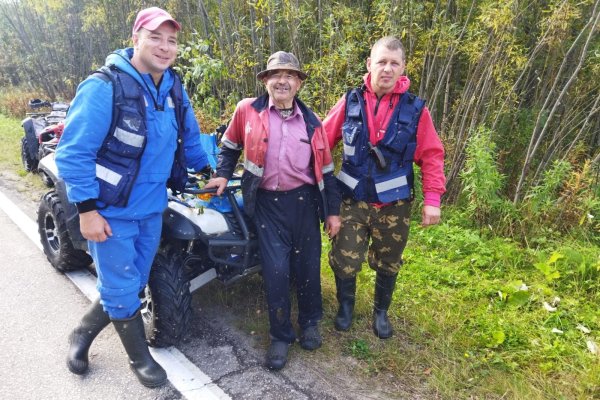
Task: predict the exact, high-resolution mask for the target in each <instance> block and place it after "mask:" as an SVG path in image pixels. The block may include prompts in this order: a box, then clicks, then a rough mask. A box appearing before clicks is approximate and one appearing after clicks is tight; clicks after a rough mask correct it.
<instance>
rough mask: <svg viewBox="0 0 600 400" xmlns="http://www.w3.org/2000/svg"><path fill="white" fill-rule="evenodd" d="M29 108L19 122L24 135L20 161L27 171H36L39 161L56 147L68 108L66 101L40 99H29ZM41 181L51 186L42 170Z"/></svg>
mask: <svg viewBox="0 0 600 400" xmlns="http://www.w3.org/2000/svg"><path fill="white" fill-rule="evenodd" d="M28 105H29V108H30V109H31V110H32V111H31V112H28V113H27V114H26V118H25V119H24V120H23V122H22V123H21V126H22V127H23V131H24V136H23V138H22V139H21V161H22V163H23V168H25V171H27V172H38V164H39V161H40V160H41V159H42V158H43V157H44V156H46V155H47V154H49V153H52V152H54V151H55V149H56V145H57V144H58V140H59V139H60V136H61V135H62V132H63V129H64V120H65V118H66V116H67V110H68V109H69V104H68V103H63V102H56V103H50V102H48V101H42V100H40V99H33V100H30V101H29V103H28ZM40 175H41V177H42V181H43V182H44V183H45V184H46V185H47V186H49V187H50V186H52V180H51V179H49V178H48V176H47V175H45V174H44V173H43V172H41V173H40Z"/></svg>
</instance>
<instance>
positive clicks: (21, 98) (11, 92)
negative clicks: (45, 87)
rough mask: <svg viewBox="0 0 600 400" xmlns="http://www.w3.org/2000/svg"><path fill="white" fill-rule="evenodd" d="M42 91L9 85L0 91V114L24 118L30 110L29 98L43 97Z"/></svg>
mask: <svg viewBox="0 0 600 400" xmlns="http://www.w3.org/2000/svg"><path fill="white" fill-rule="evenodd" d="M44 98H45V97H44V94H43V92H42V91H34V90H31V89H27V88H23V87H9V88H7V90H5V91H3V92H2V93H0V114H3V115H5V116H9V117H15V118H24V117H25V114H26V113H27V112H29V111H31V110H30V109H29V107H28V103H29V100H31V99H44Z"/></svg>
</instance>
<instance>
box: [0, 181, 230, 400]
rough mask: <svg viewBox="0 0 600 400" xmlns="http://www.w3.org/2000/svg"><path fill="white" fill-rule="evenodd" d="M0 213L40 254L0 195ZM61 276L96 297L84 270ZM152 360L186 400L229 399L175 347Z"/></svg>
mask: <svg viewBox="0 0 600 400" xmlns="http://www.w3.org/2000/svg"><path fill="white" fill-rule="evenodd" d="M0 209H2V210H3V211H4V212H5V213H6V214H7V215H8V217H9V218H10V219H12V221H13V222H14V223H15V225H17V226H18V227H19V229H21V230H22V231H23V232H24V233H25V235H27V237H28V238H29V239H31V241H32V242H33V243H34V244H35V245H36V246H37V247H38V249H40V250H43V248H42V244H41V243H40V237H39V233H38V229H37V224H36V223H35V222H34V221H32V220H31V219H30V218H29V217H28V216H27V215H26V214H25V213H24V212H23V211H21V209H20V208H19V207H18V206H17V205H15V204H14V203H13V202H12V201H11V200H10V199H9V198H8V197H6V195H4V193H2V192H1V191H0ZM65 275H67V277H69V279H71V281H73V283H74V284H75V286H77V287H78V288H79V290H81V292H82V293H83V294H84V295H85V296H86V297H87V298H88V299H90V300H93V299H95V298H96V297H97V296H98V291H97V290H96V277H95V276H94V275H92V274H91V273H89V272H88V271H85V270H79V271H71V272H67V273H66V274H65ZM150 352H151V353H152V356H153V357H154V358H155V359H156V361H157V362H158V363H159V364H160V365H162V367H163V368H164V369H165V371H167V376H168V378H169V381H170V382H171V384H172V385H173V386H174V387H175V388H176V389H177V390H178V391H179V392H180V393H181V395H182V396H183V398H184V399H188V400H228V399H231V397H229V395H228V394H227V393H225V392H224V391H223V390H222V389H221V388H220V387H219V386H217V385H216V384H214V383H213V382H212V380H211V379H210V377H209V376H207V375H206V374H205V373H203V372H202V371H201V370H200V369H199V368H198V367H197V366H196V365H194V363H192V362H191V361H190V360H188V359H187V358H186V356H185V355H183V353H181V352H180V351H179V350H177V349H176V348H175V347H168V348H163V349H156V348H152V347H151V348H150Z"/></svg>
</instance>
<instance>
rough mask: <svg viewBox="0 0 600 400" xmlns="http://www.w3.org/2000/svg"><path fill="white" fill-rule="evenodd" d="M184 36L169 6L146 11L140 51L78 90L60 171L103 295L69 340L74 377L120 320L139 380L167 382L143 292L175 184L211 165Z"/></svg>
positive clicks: (115, 60)
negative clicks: (143, 311)
mask: <svg viewBox="0 0 600 400" xmlns="http://www.w3.org/2000/svg"><path fill="white" fill-rule="evenodd" d="M180 29H181V26H180V25H179V23H178V22H177V21H175V20H174V19H173V18H172V17H171V15H170V14H169V13H167V12H166V11H164V10H162V9H160V8H157V7H151V8H147V9H144V10H142V11H140V12H139V13H138V15H137V18H136V20H135V23H134V26H133V32H132V39H133V45H134V46H133V48H127V49H123V50H117V51H115V52H113V53H111V54H110V55H109V56H108V57H107V59H106V65H105V67H103V68H102V69H101V70H100V72H97V73H95V74H93V75H91V76H90V77H89V78H88V79H86V80H85V81H83V82H82V83H81V84H80V85H79V87H78V89H77V94H76V96H75V98H74V99H73V102H72V104H71V108H70V110H69V114H68V116H67V119H66V125H65V131H64V134H63V136H62V138H61V141H60V144H59V146H58V149H57V152H56V164H57V166H58V170H59V175H60V177H61V178H62V179H63V180H64V181H65V184H66V187H67V195H68V198H69V201H70V202H72V203H75V204H76V206H77V209H78V211H79V223H80V228H81V233H82V235H83V237H85V238H86V239H87V240H88V247H89V251H90V253H91V255H92V257H93V259H94V263H95V265H96V270H97V272H98V283H97V287H98V291H99V292H100V298H99V299H98V300H96V301H94V302H93V303H92V305H91V308H90V309H89V310H88V311H87V313H86V314H85V315H84V317H83V319H82V320H81V322H80V324H79V325H78V326H77V327H76V328H75V329H74V330H73V332H72V333H71V335H70V337H69V345H70V348H69V354H68V358H67V365H68V367H69V369H70V370H71V372H73V373H75V374H84V373H85V372H86V371H87V369H88V350H89V348H90V346H91V344H92V341H93V340H94V338H95V337H96V336H97V335H98V333H100V331H101V330H102V329H103V328H104V327H106V326H107V325H108V324H109V323H110V322H112V323H113V325H114V326H115V328H116V330H117V332H118V333H119V336H120V338H121V341H122V343H123V346H124V347H125V350H126V351H127V354H128V356H129V359H130V366H131V368H132V369H133V371H134V372H135V374H136V376H137V377H138V379H139V380H140V382H141V383H142V384H143V385H145V386H148V387H157V386H160V385H162V384H164V383H165V382H166V380H167V375H166V372H165V371H164V369H163V368H162V367H161V366H160V365H159V364H158V363H156V361H155V360H154V359H153V358H152V356H151V355H150V353H149V351H148V347H147V345H146V342H145V335H144V326H143V322H142V319H141V315H140V312H139V308H140V305H141V303H140V299H139V297H138V293H140V291H142V290H143V288H144V287H145V286H146V284H147V282H148V277H149V273H150V267H151V265H152V260H153V258H154V255H155V253H156V251H157V248H158V245H159V240H160V234H161V224H162V212H163V210H164V209H165V207H166V205H167V191H166V185H169V186H170V187H172V188H175V189H177V188H181V187H182V185H183V184H184V182H185V179H186V178H187V170H186V168H190V169H193V170H201V169H204V168H205V167H207V165H208V163H209V162H208V158H207V155H206V153H205V151H204V149H203V148H202V146H201V144H200V137H199V135H200V129H199V127H198V123H197V121H196V119H195V116H194V113H193V110H192V107H191V105H190V102H189V98H188V96H187V94H186V92H185V90H184V89H183V87H182V85H181V81H180V79H179V77H178V76H177V75H176V74H175V73H174V72H173V70H171V69H170V66H171V65H172V64H173V62H174V61H175V58H176V56H177V32H178V31H179V30H180Z"/></svg>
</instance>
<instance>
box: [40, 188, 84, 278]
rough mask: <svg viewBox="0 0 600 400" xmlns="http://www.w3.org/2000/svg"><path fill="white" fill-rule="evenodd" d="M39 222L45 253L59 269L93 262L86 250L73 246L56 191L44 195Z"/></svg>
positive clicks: (72, 267)
mask: <svg viewBox="0 0 600 400" xmlns="http://www.w3.org/2000/svg"><path fill="white" fill-rule="evenodd" d="M37 222H38V232H39V234H40V240H41V242H42V247H43V248H44V254H45V255H46V257H47V258H48V261H50V264H52V266H53V267H54V268H56V269H57V270H58V271H60V272H66V271H72V270H76V269H79V268H84V267H87V266H88V265H90V264H91V263H92V258H91V257H90V256H89V255H88V254H87V253H86V252H85V251H83V250H78V249H75V248H74V247H73V243H72V242H71V238H70V236H69V232H68V230H67V224H66V221H65V213H64V209H63V206H62V204H61V203H60V200H59V198H58V195H57V194H56V192H55V191H50V192H48V193H46V194H45V195H44V196H43V197H42V200H41V201H40V207H39V209H38V218H37Z"/></svg>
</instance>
